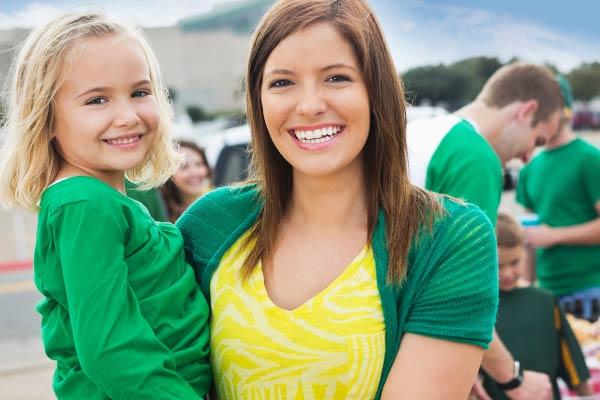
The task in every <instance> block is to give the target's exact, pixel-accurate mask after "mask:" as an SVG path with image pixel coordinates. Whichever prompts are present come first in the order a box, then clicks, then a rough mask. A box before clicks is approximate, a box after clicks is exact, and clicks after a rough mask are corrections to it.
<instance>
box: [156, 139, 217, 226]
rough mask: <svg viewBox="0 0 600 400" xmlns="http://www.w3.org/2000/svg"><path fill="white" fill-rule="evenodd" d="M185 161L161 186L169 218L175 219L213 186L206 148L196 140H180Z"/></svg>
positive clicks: (180, 147)
mask: <svg viewBox="0 0 600 400" xmlns="http://www.w3.org/2000/svg"><path fill="white" fill-rule="evenodd" d="M179 149H180V152H181V153H182V154H183V156H184V158H185V161H184V164H183V166H182V167H181V168H180V169H178V170H177V172H175V174H173V176H172V177H171V178H169V180H168V181H166V182H165V184H164V185H163V186H162V187H161V192H162V195H163V199H164V201H165V205H166V208H167V212H168V217H169V220H171V221H173V222H174V221H175V220H176V219H177V218H179V216H180V215H181V213H182V212H184V211H185V209H186V208H188V207H189V206H190V204H192V203H193V202H194V201H195V200H196V199H198V197H200V196H202V195H203V194H204V193H206V192H207V191H209V190H210V189H211V188H212V184H211V179H212V170H211V168H210V166H209V165H208V161H206V154H205V153H204V150H203V149H201V148H200V147H198V146H197V145H196V144H195V143H194V142H191V141H187V140H180V141H179Z"/></svg>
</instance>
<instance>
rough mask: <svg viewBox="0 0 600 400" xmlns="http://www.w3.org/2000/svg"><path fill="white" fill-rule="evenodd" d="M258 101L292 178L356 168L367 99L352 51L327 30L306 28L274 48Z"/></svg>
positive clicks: (314, 26) (366, 131)
mask: <svg viewBox="0 0 600 400" xmlns="http://www.w3.org/2000/svg"><path fill="white" fill-rule="evenodd" d="M261 100H262V107H263V115H264V118H265V123H266V126H267V129H268V130H269V135H270V137H271V140H272V141H273V143H274V144H275V147H276V148H277V150H278V151H279V152H280V153H281V155H282V156H283V157H284V158H285V159H286V160H287V161H288V162H289V163H290V164H291V165H292V167H293V168H294V173H295V174H298V173H300V174H305V175H307V176H327V175H331V174H336V173H339V172H342V171H344V170H346V169H348V168H350V169H352V170H353V169H354V168H358V169H360V168H361V157H360V154H361V150H362V148H363V147H364V144H365V142H366V140H367V136H368V134H369V123H370V112H369V96H368V93H367V88H366V86H365V83H364V82H363V77H362V71H361V69H360V65H359V63H358V60H357V59H356V55H355V54H354V50H353V48H352V46H351V45H350V43H348V41H346V40H345V39H344V37H343V36H342V35H341V34H340V33H339V32H338V30H337V29H336V28H335V26H334V25H333V24H331V23H328V22H319V23H315V24H312V25H310V26H308V27H307V28H305V29H303V30H301V31H298V32H296V33H293V34H291V35H290V36H288V37H286V38H285V39H284V40H282V41H281V42H280V43H279V44H278V45H277V47H275V49H274V50H273V52H272V53H271V54H270V55H269V58H268V59H267V62H266V64H265V68H264V73H263V82H262V87H261Z"/></svg>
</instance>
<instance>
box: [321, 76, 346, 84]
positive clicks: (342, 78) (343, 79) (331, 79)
mask: <svg viewBox="0 0 600 400" xmlns="http://www.w3.org/2000/svg"><path fill="white" fill-rule="evenodd" d="M349 81H350V78H348V77H347V76H344V75H334V76H330V77H329V78H327V82H334V83H336V82H349Z"/></svg>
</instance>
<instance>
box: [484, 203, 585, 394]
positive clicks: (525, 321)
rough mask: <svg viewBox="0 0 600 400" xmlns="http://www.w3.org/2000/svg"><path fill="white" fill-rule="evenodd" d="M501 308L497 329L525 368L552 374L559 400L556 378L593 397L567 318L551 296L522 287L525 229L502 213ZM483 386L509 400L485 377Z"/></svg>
mask: <svg viewBox="0 0 600 400" xmlns="http://www.w3.org/2000/svg"><path fill="white" fill-rule="evenodd" d="M496 237H497V242H498V260H499V262H498V267H499V274H500V307H499V310H498V318H497V320H496V330H497V331H498V333H499V334H500V335H501V336H502V340H503V341H504V343H505V344H506V347H507V348H508V349H509V350H510V351H511V352H512V354H513V355H514V356H515V357H517V358H518V359H519V360H520V367H521V368H527V369H530V370H534V371H539V372H543V373H545V374H548V375H549V376H550V378H551V380H552V389H553V390H552V392H553V397H554V399H560V392H559V388H558V384H557V382H556V379H557V378H559V377H560V378H561V379H562V380H564V381H565V382H566V383H567V385H569V387H570V388H571V389H573V390H574V391H575V392H576V393H577V394H578V395H580V396H588V395H591V394H592V392H591V388H590V385H589V384H588V382H587V380H588V379H589V377H590V372H589V370H588V368H587V366H586V364H585V359H584V357H583V354H582V352H581V347H580V346H579V343H578V342H577V339H576V338H575V335H574V334H573V331H572V330H571V327H570V325H569V322H568V321H567V319H566V318H565V315H564V313H563V312H562V311H561V310H560V308H559V307H558V305H557V304H556V300H555V298H554V296H552V294H551V293H549V292H547V291H545V290H543V289H539V288H535V287H531V286H528V285H526V284H523V283H524V282H523V281H522V280H521V268H522V261H523V257H524V255H525V238H524V232H523V229H522V228H521V226H520V225H519V224H518V222H516V221H515V220H514V219H513V218H511V217H510V216H508V215H507V214H503V213H500V214H499V215H498V222H497V224H496ZM484 387H485V389H486V391H487V393H488V394H489V395H490V397H491V398H492V399H498V400H503V399H508V397H506V395H505V394H504V392H503V390H502V387H501V386H500V385H498V384H497V383H496V382H494V380H493V379H491V378H490V377H489V376H488V375H484Z"/></svg>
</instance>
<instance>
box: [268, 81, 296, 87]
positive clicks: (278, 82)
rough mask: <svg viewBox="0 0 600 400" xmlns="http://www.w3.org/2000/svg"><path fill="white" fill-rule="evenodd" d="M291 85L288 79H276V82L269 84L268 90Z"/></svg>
mask: <svg viewBox="0 0 600 400" xmlns="http://www.w3.org/2000/svg"><path fill="white" fill-rule="evenodd" d="M291 84H292V81H290V80H289V79H278V80H276V81H273V82H271V84H270V85H269V88H282V87H286V86H289V85H291Z"/></svg>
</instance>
